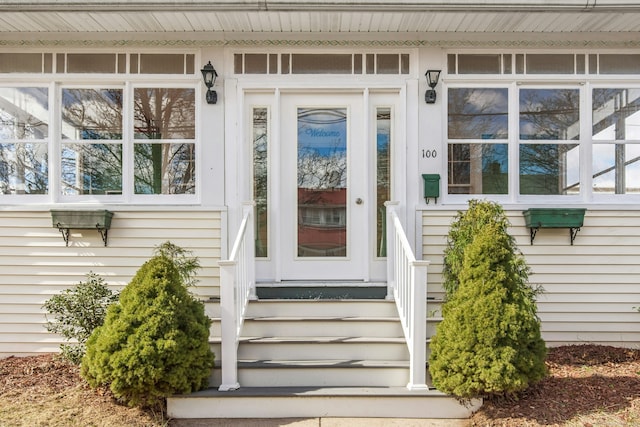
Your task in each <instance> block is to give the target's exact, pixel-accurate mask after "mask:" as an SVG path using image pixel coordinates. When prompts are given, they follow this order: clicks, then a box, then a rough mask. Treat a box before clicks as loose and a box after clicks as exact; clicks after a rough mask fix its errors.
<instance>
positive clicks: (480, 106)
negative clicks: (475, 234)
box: [447, 84, 581, 196]
mask: <svg viewBox="0 0 640 427" xmlns="http://www.w3.org/2000/svg"><path fill="white" fill-rule="evenodd" d="M447 95H448V103H447V104H448V114H447V137H448V147H447V179H448V194H451V195H454V194H492V195H508V194H510V182H514V181H515V182H517V184H518V185H517V186H512V187H511V188H515V190H513V191H515V192H516V193H517V194H515V195H514V196H526V195H548V196H553V195H577V194H579V193H580V155H579V151H580V137H581V136H580V89H576V88H555V87H552V88H539V87H524V86H520V87H517V86H516V85H514V84H511V85H509V86H508V87H498V86H496V87H484V86H483V87H450V88H449V89H448V93H447ZM515 99H517V100H518V101H517V103H516V102H515ZM511 122H514V123H517V131H512V130H510V123H511ZM514 161H516V163H515V164H510V162H511V163H513V162H514ZM514 174H515V176H514ZM512 195H513V194H512Z"/></svg>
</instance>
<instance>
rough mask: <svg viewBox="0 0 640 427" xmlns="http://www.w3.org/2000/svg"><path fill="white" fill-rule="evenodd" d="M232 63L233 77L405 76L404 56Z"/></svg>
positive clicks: (251, 57)
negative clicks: (289, 75) (281, 75)
mask: <svg viewBox="0 0 640 427" xmlns="http://www.w3.org/2000/svg"><path fill="white" fill-rule="evenodd" d="M278 57H279V58H280V60H279V64H280V69H279V70H278ZM233 63H234V73H236V74H352V75H358V74H360V75H362V74H396V75H397V74H409V54H407V53H401V54H397V53H367V54H361V53H343V54H340V53H338V54H336V53H332V54H325V53H281V54H275V53H269V54H266V53H236V54H235V55H234V59H233Z"/></svg>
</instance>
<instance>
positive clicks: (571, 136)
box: [519, 89, 580, 195]
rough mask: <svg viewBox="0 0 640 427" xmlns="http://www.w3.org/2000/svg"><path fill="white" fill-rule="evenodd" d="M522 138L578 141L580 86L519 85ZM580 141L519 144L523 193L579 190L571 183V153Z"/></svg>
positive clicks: (553, 192)
mask: <svg viewBox="0 0 640 427" xmlns="http://www.w3.org/2000/svg"><path fill="white" fill-rule="evenodd" d="M519 93H520V139H521V140H523V141H529V140H537V141H541V140H544V141H576V140H579V139H580V91H579V90H578V89H520V92H519ZM577 147H578V146H577V144H527V143H522V144H521V145H520V150H519V152H520V192H521V194H551V195H553V194H567V193H568V192H577V191H579V183H569V182H568V181H567V180H568V178H567V177H568V174H569V172H573V171H570V168H572V167H573V168H576V167H579V165H578V164H577V163H576V164H570V163H569V162H568V154H569V153H570V152H571V151H572V150H573V149H577Z"/></svg>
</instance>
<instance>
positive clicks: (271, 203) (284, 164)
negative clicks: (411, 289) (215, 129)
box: [245, 89, 402, 281]
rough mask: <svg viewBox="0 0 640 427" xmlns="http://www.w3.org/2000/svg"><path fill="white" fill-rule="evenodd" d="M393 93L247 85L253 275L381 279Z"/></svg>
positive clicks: (391, 186) (392, 189)
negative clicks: (265, 89) (255, 88)
mask: <svg viewBox="0 0 640 427" xmlns="http://www.w3.org/2000/svg"><path fill="white" fill-rule="evenodd" d="M399 99H400V97H399V96H398V92H393V91H384V92H379V93H372V92H369V91H366V90H359V91H355V90H337V89H336V90H327V91H322V92H320V91H305V92H302V91H294V90H280V91H277V92H271V93H266V92H254V93H246V94H245V106H246V110H245V111H246V113H245V117H246V119H247V123H248V124H249V126H248V127H247V128H246V129H247V133H246V134H247V137H248V138H247V141H248V144H247V145H246V146H245V147H247V149H248V151H247V158H250V159H252V160H251V162H252V168H251V169H252V179H251V186H252V196H251V197H252V198H253V199H254V200H255V201H256V203H257V206H256V267H257V278H258V280H262V281H269V280H275V281H299V280H325V281H328V280H355V281H373V280H385V278H386V270H385V267H386V260H385V255H386V253H385V241H384V207H383V203H384V201H386V200H392V199H393V197H394V193H398V187H397V185H396V184H395V183H396V182H398V180H397V179H395V178H393V177H392V170H396V171H400V172H401V171H402V167H399V165H398V164H397V160H398V158H397V157H396V158H395V160H394V156H393V152H394V150H396V149H397V141H396V140H397V139H398V138H396V137H395V136H394V135H396V134H397V133H398V132H397V129H398V128H400V126H397V125H396V122H397V121H398V120H397V119H396V118H397V117H399V116H400V114H399V113H398V111H399V108H400V107H399V105H400V104H399ZM249 153H251V154H249ZM392 160H393V161H392ZM392 163H395V165H393V164H392Z"/></svg>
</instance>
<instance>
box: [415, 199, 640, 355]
mask: <svg viewBox="0 0 640 427" xmlns="http://www.w3.org/2000/svg"><path fill="white" fill-rule="evenodd" d="M523 209H526V208H519V209H511V210H508V211H507V214H508V217H509V220H510V222H511V225H512V227H511V228H510V234H511V235H513V236H514V237H515V239H516V242H517V244H518V247H519V248H520V250H521V251H522V252H523V254H524V255H525V258H526V260H527V263H528V264H529V266H530V267H531V269H532V271H533V274H532V275H531V276H530V277H529V280H530V283H532V284H534V285H540V286H542V287H543V288H544V293H543V294H542V295H540V296H539V298H538V315H539V316H540V319H541V320H542V335H543V338H544V339H545V340H546V341H547V345H548V346H557V345H562V344H584V343H597V344H606V345H614V346H626V347H638V346H640V313H638V312H637V311H636V310H635V307H639V306H640V286H639V285H638V284H639V283H640V266H639V265H638V260H639V259H640V245H638V239H639V238H640V212H638V211H635V210H633V211H632V210H613V209H612V210H587V212H586V215H585V219H584V226H583V227H582V228H581V230H580V231H579V232H578V234H577V237H576V239H575V241H574V244H573V246H571V245H570V240H569V231H568V229H540V230H539V231H538V233H537V235H536V237H535V240H534V242H533V245H531V244H530V237H529V229H528V228H526V227H525V222H524V216H523V215H522V210H523ZM456 213H457V210H451V209H446V210H440V209H438V210H433V209H431V210H427V209H425V210H422V211H421V212H420V213H419V220H420V219H421V221H422V242H421V243H422V251H423V258H424V259H427V260H430V261H431V265H430V267H429V274H428V292H429V293H430V294H431V296H442V295H443V293H442V286H441V284H442V266H443V257H442V253H443V250H444V248H445V246H446V237H447V233H448V231H449V225H450V223H451V222H452V220H453V218H454V217H455V215H456Z"/></svg>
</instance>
